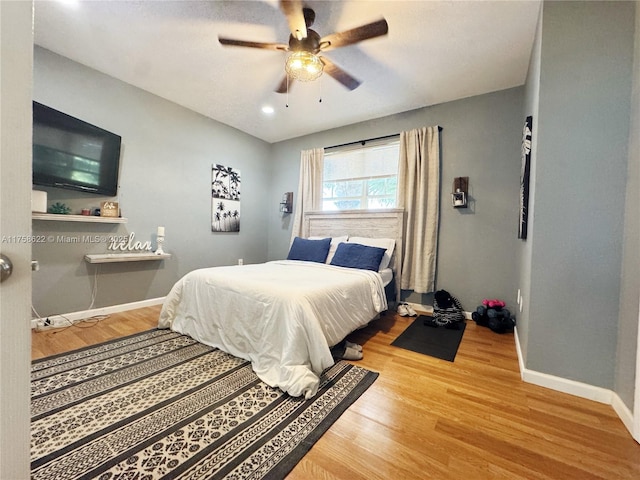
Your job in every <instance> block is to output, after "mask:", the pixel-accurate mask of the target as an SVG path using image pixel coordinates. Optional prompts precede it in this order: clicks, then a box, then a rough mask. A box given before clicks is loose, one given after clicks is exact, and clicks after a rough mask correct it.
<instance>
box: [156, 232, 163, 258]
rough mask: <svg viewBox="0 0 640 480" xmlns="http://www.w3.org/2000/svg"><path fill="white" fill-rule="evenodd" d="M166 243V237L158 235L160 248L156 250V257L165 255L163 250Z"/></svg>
mask: <svg viewBox="0 0 640 480" xmlns="http://www.w3.org/2000/svg"><path fill="white" fill-rule="evenodd" d="M163 243H164V235H158V248H157V249H156V252H155V253H156V255H164V250H162V244H163Z"/></svg>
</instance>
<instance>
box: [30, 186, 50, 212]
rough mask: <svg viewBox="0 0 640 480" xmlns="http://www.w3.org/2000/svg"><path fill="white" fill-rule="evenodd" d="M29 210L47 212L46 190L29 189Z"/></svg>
mask: <svg viewBox="0 0 640 480" xmlns="http://www.w3.org/2000/svg"><path fill="white" fill-rule="evenodd" d="M31 211H32V212H38V213H46V212H47V192H42V191H40V190H31Z"/></svg>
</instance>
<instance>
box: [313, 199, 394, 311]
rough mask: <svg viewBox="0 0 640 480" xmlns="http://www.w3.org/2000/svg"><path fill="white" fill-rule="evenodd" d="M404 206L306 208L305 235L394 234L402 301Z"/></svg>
mask: <svg viewBox="0 0 640 480" xmlns="http://www.w3.org/2000/svg"><path fill="white" fill-rule="evenodd" d="M403 230H404V210H402V209H389V210H342V211H339V212H306V213H305V215H304V236H305V237H316V236H317V237H321V236H322V237H340V236H343V235H349V236H350V237H368V238H394V239H395V240H396V248H395V251H394V252H393V256H392V257H391V263H390V267H391V268H392V269H393V272H394V275H395V282H396V300H397V301H400V283H401V279H402V253H403V245H402V235H403Z"/></svg>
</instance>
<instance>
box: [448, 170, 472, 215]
mask: <svg viewBox="0 0 640 480" xmlns="http://www.w3.org/2000/svg"><path fill="white" fill-rule="evenodd" d="M468 194H469V177H456V178H454V179H453V193H451V204H452V205H453V207H454V208H467V196H468Z"/></svg>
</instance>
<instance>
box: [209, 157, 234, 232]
mask: <svg viewBox="0 0 640 480" xmlns="http://www.w3.org/2000/svg"><path fill="white" fill-rule="evenodd" d="M211 231H212V232H239V231H240V170H237V169H235V168H231V167H225V166H223V165H218V164H216V165H213V166H212V167H211Z"/></svg>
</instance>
